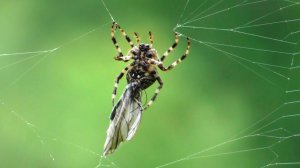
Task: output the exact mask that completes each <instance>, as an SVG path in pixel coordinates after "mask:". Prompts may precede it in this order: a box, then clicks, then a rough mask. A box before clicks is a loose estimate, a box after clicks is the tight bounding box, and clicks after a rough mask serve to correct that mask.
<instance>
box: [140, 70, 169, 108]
mask: <svg viewBox="0 0 300 168" xmlns="http://www.w3.org/2000/svg"><path fill="white" fill-rule="evenodd" d="M155 78H156V80H157V81H158V83H159V86H158V87H157V89H156V90H155V93H154V95H153V97H152V98H151V99H150V101H149V102H148V103H147V105H146V107H145V108H144V110H146V109H147V108H149V107H150V106H151V105H152V104H153V102H154V101H155V99H156V97H157V95H158V93H159V92H160V90H161V89H162V88H163V85H164V83H163V81H162V79H161V78H160V76H159V75H158V74H157V73H155Z"/></svg>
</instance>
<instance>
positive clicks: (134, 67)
mask: <svg viewBox="0 0 300 168" xmlns="http://www.w3.org/2000/svg"><path fill="white" fill-rule="evenodd" d="M117 28H118V29H120V31H121V33H122V35H123V36H124V37H125V39H126V40H127V42H128V43H129V45H130V47H131V50H130V51H129V52H128V55H126V56H124V54H123V53H122V51H121V48H120V47H119V45H118V43H117V41H116V38H115V31H116V29H117ZM134 34H135V37H136V41H137V44H138V46H135V45H134V44H133V43H132V41H131V39H130V38H129V36H128V35H127V34H126V33H125V31H124V30H123V29H122V28H121V27H120V26H119V25H118V24H117V23H115V22H113V25H112V30H111V36H112V41H113V43H114V45H115V47H116V49H117V51H118V53H119V55H118V56H116V57H115V60H117V61H124V62H127V61H129V60H130V59H133V60H134V62H133V63H131V64H129V65H128V66H127V67H126V68H124V69H123V70H122V72H121V73H120V74H119V76H118V77H117V79H116V81H115V85H114V86H115V87H114V90H113V94H112V101H113V105H114V100H115V98H116V92H117V89H118V84H119V81H120V80H121V79H122V77H123V76H124V74H125V73H127V82H128V83H132V82H134V81H136V80H138V81H140V84H141V85H142V86H141V89H142V90H144V89H146V88H148V87H149V86H151V85H152V84H153V83H154V82H155V81H156V80H157V81H158V83H159V87H158V88H157V89H156V91H155V94H154V96H153V97H152V98H151V100H150V101H149V102H148V104H147V106H146V107H145V108H144V109H146V108H148V107H149V106H151V105H152V103H153V102H154V101H155V99H156V97H157V95H158V93H159V91H160V90H161V89H162V87H163V81H162V79H161V78H160V76H159V74H158V73H157V70H156V66H158V68H159V69H161V70H162V71H169V70H171V69H173V68H174V67H175V66H176V65H178V64H180V63H181V62H182V61H183V60H184V59H185V58H186V57H187V55H188V54H189V50H190V40H189V38H188V37H187V41H188V46H187V49H186V51H185V53H184V54H183V55H182V56H181V57H180V58H179V59H178V60H177V61H175V62H173V63H172V64H171V65H169V66H168V67H164V65H163V62H164V60H165V59H166V58H167V57H168V55H169V53H171V52H172V51H173V50H174V48H175V47H176V46H177V44H178V42H179V38H178V34H177V33H175V42H174V43H173V45H172V46H171V47H170V48H169V49H168V50H167V51H166V52H165V53H164V54H163V55H162V57H161V58H160V59H159V58H158V55H157V52H156V50H155V49H154V48H152V46H153V38H152V33H151V32H149V37H150V44H143V43H140V38H139V35H138V34H137V33H136V32H135V33H134Z"/></svg>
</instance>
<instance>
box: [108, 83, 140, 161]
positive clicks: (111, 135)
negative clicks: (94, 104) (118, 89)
mask: <svg viewBox="0 0 300 168" xmlns="http://www.w3.org/2000/svg"><path fill="white" fill-rule="evenodd" d="M136 89H137V88H136V86H135V85H134V84H128V85H127V87H126V90H125V91H124V93H123V94H122V96H121V98H120V100H119V101H118V103H117V104H116V105H115V106H114V108H113V110H112V113H111V116H110V120H111V121H110V125H109V128H108V129H107V137H106V141H105V144H104V156H106V155H107V154H110V153H113V152H114V151H115V150H116V149H117V148H118V146H119V144H120V143H121V142H123V141H128V140H130V139H132V137H133V136H134V135H135V133H136V131H137V128H138V126H139V123H140V121H141V118H142V112H143V108H142V105H141V98H140V93H139V92H138V91H137V90H136Z"/></svg>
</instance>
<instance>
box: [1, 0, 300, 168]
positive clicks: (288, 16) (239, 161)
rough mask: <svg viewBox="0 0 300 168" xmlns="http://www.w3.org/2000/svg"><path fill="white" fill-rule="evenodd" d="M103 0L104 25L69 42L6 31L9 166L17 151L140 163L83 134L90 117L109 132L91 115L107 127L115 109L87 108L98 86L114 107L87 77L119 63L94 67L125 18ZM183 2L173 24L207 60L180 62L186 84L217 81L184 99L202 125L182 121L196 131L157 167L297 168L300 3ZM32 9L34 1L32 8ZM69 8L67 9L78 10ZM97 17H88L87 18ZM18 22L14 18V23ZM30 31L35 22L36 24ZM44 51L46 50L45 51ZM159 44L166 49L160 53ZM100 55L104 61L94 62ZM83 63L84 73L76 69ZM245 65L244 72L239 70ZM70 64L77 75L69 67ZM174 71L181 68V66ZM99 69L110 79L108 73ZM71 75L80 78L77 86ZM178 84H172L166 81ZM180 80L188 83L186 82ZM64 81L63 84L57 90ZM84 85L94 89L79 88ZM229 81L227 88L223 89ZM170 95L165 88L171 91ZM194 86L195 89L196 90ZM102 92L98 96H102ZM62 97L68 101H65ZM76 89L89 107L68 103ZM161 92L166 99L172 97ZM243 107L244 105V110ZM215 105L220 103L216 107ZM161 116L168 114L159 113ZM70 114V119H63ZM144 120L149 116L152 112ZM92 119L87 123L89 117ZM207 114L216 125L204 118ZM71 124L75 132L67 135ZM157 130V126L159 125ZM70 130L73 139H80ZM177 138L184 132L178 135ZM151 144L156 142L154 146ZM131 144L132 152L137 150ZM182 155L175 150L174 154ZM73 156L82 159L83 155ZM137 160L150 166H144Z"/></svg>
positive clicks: (40, 159) (24, 159)
mask: <svg viewBox="0 0 300 168" xmlns="http://www.w3.org/2000/svg"><path fill="white" fill-rule="evenodd" d="M32 2H34V1H32ZM170 3H172V2H170ZM173 3H174V2H173ZM4 4H5V5H4V6H5V7H7V11H6V10H2V11H3V14H6V13H9V10H11V7H20V5H21V4H9V3H4ZM95 4H97V5H98V6H97V5H96V7H95V8H96V10H98V9H101V10H102V11H101V12H102V13H100V14H99V13H96V14H95V13H92V14H94V15H96V16H97V17H99V18H100V21H99V22H97V23H96V24H95V23H91V24H90V25H87V26H86V27H85V28H83V31H82V32H79V33H76V34H75V35H74V34H69V35H68V36H63V37H64V38H62V39H61V38H60V37H59V35H60V34H59V33H57V34H55V32H42V33H41V34H40V35H42V34H43V33H44V34H46V33H53V34H54V35H56V36H55V37H56V38H54V40H53V41H47V40H46V39H44V38H42V37H41V38H35V39H34V40H33V41H34V45H28V44H27V43H28V42H25V41H24V40H25V39H26V40H27V39H28V38H29V39H30V38H33V37H35V34H31V36H30V35H28V36H30V37H27V36H25V35H24V34H21V33H17V32H18V31H16V30H8V28H9V27H5V28H6V29H5V28H3V29H2V31H1V34H2V37H3V39H4V40H3V41H2V40H1V41H2V42H1V44H2V47H1V50H2V51H3V52H1V53H0V60H1V61H0V73H1V74H0V77H1V86H0V88H1V90H0V103H1V106H0V109H1V134H2V136H1V137H3V138H1V139H2V140H1V141H2V142H1V147H2V148H3V149H4V150H2V152H1V158H2V159H3V160H2V161H1V165H2V166H6V167H7V165H10V166H11V165H17V166H20V165H19V164H17V163H12V162H11V161H12V160H10V159H9V158H14V159H13V161H17V162H20V163H21V165H23V166H22V167H32V166H35V167H41V166H42V167H43V166H45V165H47V167H70V165H76V166H78V167H97V168H101V167H133V166H132V165H136V164H137V163H131V164H128V163H127V166H126V164H125V162H126V161H124V159H121V156H120V157H118V156H116V157H114V156H113V158H112V159H110V157H109V158H103V157H102V156H101V152H99V151H102V149H101V148H102V144H100V145H99V144H98V143H96V142H99V140H100V139H104V137H100V135H93V136H91V135H89V134H94V132H88V131H87V132H85V129H84V128H81V127H82V126H83V124H84V125H88V124H89V125H91V126H92V127H95V128H97V129H98V130H101V132H102V134H101V136H102V135H105V130H106V127H103V128H102V126H101V127H99V126H98V124H97V123H98V122H99V119H98V120H97V119H91V117H93V118H101V122H102V121H103V122H104V124H103V126H104V125H105V126H107V122H106V120H107V118H108V117H107V116H108V113H105V114H100V115H101V116H100V117H99V114H98V113H99V109H95V111H92V112H90V115H89V112H85V108H87V106H91V105H92V104H96V102H95V99H93V101H92V103H86V101H91V99H89V98H88V97H89V96H91V95H90V94H88V93H91V92H94V93H93V95H92V96H95V97H97V101H99V100H101V101H103V102H107V103H101V105H103V107H101V108H103V109H109V108H110V107H109V105H110V104H109V103H108V102H109V100H107V98H110V89H111V88H110V87H109V85H107V88H106V85H105V86H104V87H102V88H100V89H101V90H108V91H107V92H102V91H94V90H89V89H88V88H87V87H89V86H94V85H93V84H92V85H90V84H87V82H89V83H100V82H102V81H103V78H104V79H107V80H109V81H113V78H110V77H107V76H108V75H106V74H105V73H104V72H105V71H106V70H107V71H114V70H115V68H112V67H108V66H105V65H104V64H105V63H106V62H108V60H109V58H101V61H103V62H104V63H101V66H102V67H101V68H100V69H97V68H96V67H97V66H98V63H99V62H101V61H100V59H99V58H98V55H99V54H100V53H102V52H104V51H106V49H105V48H101V47H99V44H102V43H104V41H107V39H109V34H108V33H107V32H109V28H110V24H111V21H112V20H115V19H116V18H117V21H119V20H118V19H121V16H120V17H115V15H112V14H111V13H110V10H109V9H110V8H108V7H107V6H106V4H104V3H101V1H97V2H95ZM95 4H93V5H95ZM155 4H159V2H155ZM10 5H11V6H10ZM176 5H177V7H178V9H179V8H181V10H180V11H179V12H176V15H175V16H172V17H173V19H177V18H178V20H176V21H177V22H175V23H174V24H173V25H175V27H174V28H173V30H174V31H176V32H178V33H180V34H181V36H182V37H186V36H188V37H190V38H191V40H192V50H191V54H190V56H189V58H188V59H187V60H193V61H190V63H191V62H197V63H199V64H192V65H191V66H190V67H188V66H185V67H183V68H181V70H182V71H184V73H189V76H186V75H183V74H182V76H184V78H185V79H186V80H187V81H185V82H186V83H187V84H184V85H185V86H186V87H188V86H189V85H200V87H205V86H206V85H205V84H207V85H211V84H214V85H213V86H211V87H210V88H209V89H207V88H206V89H207V90H208V91H207V92H205V91H203V90H201V91H200V90H199V93H198V92H197V95H194V96H195V97H196V96H198V97H199V96H202V97H204V98H202V99H197V100H194V101H191V104H188V103H186V104H185V105H186V107H184V108H185V110H184V115H185V116H190V117H192V118H196V120H199V122H197V123H189V122H190V120H189V119H191V118H188V117H187V118H183V119H182V120H180V122H181V124H180V125H181V127H183V128H184V127H185V124H186V125H188V126H191V125H192V126H193V127H194V129H195V130H194V131H188V130H181V131H180V129H179V130H178V134H179V136H180V135H181V134H184V135H182V136H186V137H185V138H184V139H183V138H182V141H180V140H179V141H176V142H175V143H176V147H175V148H172V149H170V151H167V150H166V151H164V153H163V154H161V155H158V156H164V155H168V156H166V157H163V158H157V157H155V156H151V158H153V159H155V161H152V164H150V165H152V166H149V167H157V168H160V167H200V166H205V167H275V166H277V167H279V166H280V167H299V165H300V159H299V158H300V154H299V147H298V146H299V129H298V128H299V123H300V121H299V120H300V113H299V104H300V96H299V93H300V86H299V69H300V61H299V55H300V51H299V41H300V39H299V35H300V31H299V30H300V27H299V21H300V15H299V12H298V11H299V6H300V2H299V1H295V0H293V1H290V0H260V1H258V0H257V1H246V0H243V1H241V0H239V1H238V0H237V1H224V0H219V1H218V0H217V1H205V0H204V1H196V0H188V1H180V2H177V3H176ZM86 6H87V7H88V8H92V7H91V5H90V4H86ZM50 7H53V8H54V7H57V6H50ZM20 8H21V7H20ZM24 8H26V7H22V9H24ZM31 8H32V7H28V9H31ZM3 9H4V7H3ZM28 9H27V10H28ZM35 10H36V9H35ZM5 12H6V13H5ZM37 12H40V11H37ZM68 12H70V11H68ZM68 12H66V13H64V14H70V13H68ZM71 14H72V13H71ZM71 14H70V15H71ZM92 14H91V15H92ZM104 14H105V15H104ZM91 15H88V17H87V18H82V19H89V17H91ZM99 15H100V16H99ZM5 16H6V15H5ZM108 16H109V17H108ZM237 16H240V17H237ZM6 17H7V16H6ZM60 17H61V20H62V21H66V20H69V19H70V18H69V17H67V16H64V17H63V16H60ZM93 17H95V16H93ZM13 19H14V18H12V20H8V21H6V22H7V23H10V22H13V21H14V20H13ZM52 19H53V18H52ZM17 21H20V19H17ZM39 21H40V22H41V23H40V24H45V23H44V22H42V21H41V20H39ZM78 21H80V20H78ZM2 22H3V23H6V22H4V21H2ZM71 23H72V22H70V24H71ZM60 24H61V22H57V23H56V25H60ZM3 25H4V24H3ZM22 25H23V26H24V25H25V24H22ZM54 28H56V29H57V31H58V32H63V33H67V32H68V29H72V27H67V28H57V27H54ZM27 29H29V30H30V29H35V27H29V28H27ZM10 31H12V32H15V33H17V35H18V36H19V37H20V38H21V42H19V43H17V44H14V45H10V44H12V42H11V41H10V40H9V39H10V38H12V35H11V34H9V33H8V34H9V35H10V36H9V35H6V34H5V33H7V32H10ZM105 34H108V35H105ZM102 36H104V37H105V38H101V40H103V41H101V42H99V41H98V42H99V43H97V44H92V43H91V42H89V41H92V42H93V43H95V41H97V40H95V39H94V38H99V37H102ZM157 36H159V35H157ZM22 38H23V42H22ZM68 39H69V40H68ZM45 41H46V42H47V43H46V42H45ZM58 41H62V42H58ZM183 41H184V40H183V39H182V40H181V42H182V43H183ZM5 42H7V43H8V44H6V43H5ZM16 46H17V47H16ZM49 46H54V47H49ZM40 48H46V49H41V50H40ZM95 48H101V49H95ZM111 49H113V47H112V48H111ZM87 50H93V54H94V55H92V56H87V57H88V58H87V59H88V60H92V61H89V62H88V63H87V64H85V63H84V60H80V59H76V56H77V55H84V54H85V51H87ZM161 50H163V48H162V49H161ZM161 50H160V49H159V51H161ZM11 51H26V52H11ZM28 51H29V52H28ZM124 51H126V50H124ZM65 59H67V60H70V62H78V63H80V64H71V65H73V66H74V65H77V66H78V67H80V68H78V67H72V66H68V65H65V64H60V62H65ZM92 62H96V63H95V64H92V65H91V63H92ZM184 64H189V62H188V61H187V62H184ZM81 65H82V66H81ZM66 66H67V68H66ZM116 66H117V65H116ZM179 66H181V65H179ZM182 66H184V65H182ZM201 66H203V68H202V67H201ZM87 67H88V68H87ZM120 67H122V65H121V66H120ZM67 69H69V70H67ZM77 69H84V70H86V71H78V70H77ZM184 69H186V70H184ZM199 69H200V70H199ZM216 69H217V70H216ZM237 69H239V72H236V71H235V70H237ZM69 71H72V72H74V71H75V72H77V73H70V72H69ZM101 71H102V72H101ZM83 72H84V73H93V74H94V76H93V77H94V78H98V79H97V80H96V82H95V81H93V80H89V79H86V78H84V77H82V78H83V79H82V80H75V78H80V77H79V76H80V75H83ZM53 73H54V74H55V73H57V74H58V76H59V77H57V78H56V77H53V76H52V74H53ZM176 73H179V70H178V71H176ZM204 73H206V75H205V74H204ZM72 75H75V76H74V77H73V76H72ZM101 75H102V76H104V77H103V78H102V79H101V77H100V76H101ZM179 76H180V74H179ZM200 76H203V77H200ZM62 77H63V78H62ZM166 77H167V76H165V78H166ZM65 78H68V82H66V83H64V80H65ZM195 78H200V79H201V80H202V83H205V84H201V83H197V82H194V81H195ZM70 81H71V82H70ZM72 81H75V84H74V83H73V82H72ZM78 82H79V84H78ZM80 82H81V83H80ZM170 82H171V81H167V82H166V83H170ZM178 82H179V81H178ZM24 84H27V85H30V87H23V85H24ZM180 84H181V85H183V82H180ZM85 85H86V86H85ZM224 85H225V87H224ZM44 87H46V88H47V89H49V90H52V92H53V94H54V95H51V94H50V95H49V94H48V95H47V97H46V96H42V93H43V92H42V91H44V92H45V91H46V90H47V89H45V88H44ZM59 87H60V88H61V89H58V88H59ZM82 87H83V88H84V89H83V90H87V91H88V93H86V94H83V93H78V94H77V93H74V92H76V91H77V89H78V88H80V89H82ZM166 87H167V86H166ZM176 87H177V85H176ZM226 87H227V89H228V90H225V91H224V90H220V89H219V88H226ZM62 89H64V90H65V89H70V90H69V92H67V93H70V94H71V93H72V94H71V95H67V96H65V97H64V95H59V93H60V91H61V90H62ZM169 91H170V90H169ZM232 91H235V93H232ZM167 92H168V91H165V93H164V94H167ZM200 92H201V93H202V95H201V94H200ZM188 93H190V94H191V92H188ZM236 93H242V94H241V95H238V96H237V98H234V96H236V95H231V94H236ZM55 94H58V96H57V95H55ZM198 94H199V95H198ZM25 95H26V96H25ZM97 95H100V96H101V98H99V96H97ZM48 96H50V97H48ZM51 96H52V97H51ZM59 96H62V98H58V97H59ZM73 96H75V97H77V98H78V99H82V106H83V107H78V106H77V105H76V104H74V102H68V101H67V99H68V98H70V97H73ZM185 96H186V98H188V97H189V96H190V95H185V94H183V95H182V97H183V98H182V99H184V98H185ZM209 96H210V97H209ZM239 96H240V97H239ZM32 97H33V98H32ZM206 98H207V99H206ZM230 98H232V101H230V100H231V99H230ZM161 99H162V100H161V101H166V100H167V99H165V100H163V98H161ZM227 99H228V100H227ZM240 99H243V101H241V100H240ZM200 101H209V102H210V103H211V104H210V105H211V106H210V107H203V104H201V103H200ZM79 102H80V101H79ZM79 102H77V103H79ZM65 104H73V105H74V106H75V107H73V108H70V107H69V106H68V107H67V108H64V105H65ZM239 104H243V108H242V105H239ZM245 104H246V105H245ZM155 106H156V107H153V108H154V109H156V111H157V110H159V109H162V108H166V107H165V106H168V104H163V105H159V104H158V105H155ZM169 106H171V104H169ZM213 106H216V107H214V108H212V107H213ZM244 106H246V107H247V108H245V107H244ZM187 107H188V108H187ZM179 108H180V107H179ZM62 109H64V110H62ZM66 109H67V110H66ZM242 110H245V111H242ZM46 111H47V112H51V113H53V114H52V115H47V117H50V118H45V117H44V114H43V113H44V112H46ZM153 111H155V110H153ZM76 112H77V113H80V112H81V113H83V112H85V113H86V115H87V116H90V117H86V118H79V119H80V120H79V119H76V118H78V116H76ZM74 113H75V114H74ZM166 113H168V112H166ZM196 113H197V114H196ZM205 113H216V115H212V116H209V115H205ZM171 114H172V117H173V116H174V115H176V113H174V112H172V113H170V115H171ZM148 115H150V114H148ZM153 115H156V116H157V115H163V114H161V113H155V114H153ZM178 115H181V113H179V114H178ZM67 117H69V118H70V119H69V120H62V119H65V118H67ZM146 117H149V118H150V119H151V116H146ZM102 118H103V120H102ZM203 118H204V119H203ZM85 119H86V120H88V121H89V123H86V122H85V121H84V120H85ZM220 119H221V120H220ZM82 120H83V121H82ZM153 120H154V117H153ZM205 120H211V121H212V122H208V123H205ZM148 121H149V120H148ZM170 121H171V120H170ZM200 122H204V123H203V124H202V123H200ZM12 123H14V124H12ZM64 123H66V125H64ZM166 124H171V123H166ZM49 127H50V128H51V129H49ZM64 127H67V129H64ZM69 127H72V128H73V129H70V128H69ZM147 128H148V127H144V130H145V131H147ZM60 129H62V131H60ZM154 129H155V128H154ZM163 129H164V128H162V129H161V130H160V131H162V130H163ZM168 129H170V128H168ZM205 129H207V130H205ZM49 130H51V132H50V131H49ZM63 130H68V131H69V130H71V131H74V132H71V133H70V135H69V136H66V135H64V134H66V133H65V132H64V131H63ZM157 130H158V131H159V129H157ZM99 132H100V131H99ZM141 132H142V131H141ZM158 134H159V136H166V135H165V134H162V133H158ZM84 136H86V137H87V139H92V138H94V141H93V142H94V143H91V144H88V143H86V141H84V138H82V137H84ZM24 137H25V138H24ZM65 137H68V138H70V137H72V139H71V140H70V139H68V138H65ZM171 137H174V136H171ZM195 137H196V138H195ZM198 137H201V138H198ZM73 138H74V139H73ZM176 138H179V139H180V137H178V136H176ZM189 139H193V140H194V141H191V140H189ZM85 140H86V139H85ZM9 141H11V142H9ZM149 141H150V140H149ZM174 141H175V140H174ZM151 142H152V141H151ZM189 142H190V143H191V145H189ZM135 143H137V145H139V148H141V146H142V143H141V144H138V143H139V142H137V141H135ZM82 144H85V145H82ZM94 144H97V145H98V146H97V149H95V148H94V147H95V146H94ZM147 144H149V143H147ZM191 146H192V147H191ZM152 148H154V147H153V146H152V147H150V148H147V149H149V150H150V149H152ZM184 148H186V149H184ZM61 149H64V150H61ZM126 149H127V150H130V149H129V147H128V148H126ZM20 151H21V152H20ZM24 151H25V152H24ZM176 151H178V152H176ZM118 152H119V155H122V156H124V155H125V154H126V151H125V152H123V153H122V151H118ZM127 152H128V151H127ZM174 152H175V153H176V154H172V153H174ZM18 153H22V155H21V156H20V154H18ZM146 153H147V152H146ZM116 155H117V154H116ZM133 156H137V155H133ZM75 158H76V159H78V158H80V159H81V160H82V161H80V160H76V159H75ZM128 158H129V156H128ZM129 159H130V158H129ZM144 159H145V157H144ZM133 161H134V160H133ZM145 162H147V161H145ZM136 166H139V167H143V164H142V163H141V165H136ZM14 167H16V166H14ZM73 167H74V166H73Z"/></svg>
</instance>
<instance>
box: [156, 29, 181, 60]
mask: <svg viewBox="0 0 300 168" xmlns="http://www.w3.org/2000/svg"><path fill="white" fill-rule="evenodd" d="M178 42H179V38H178V34H177V33H175V42H174V43H173V44H172V46H171V47H170V48H169V49H168V50H167V51H166V52H165V53H164V54H163V55H162V56H161V58H160V60H161V61H162V62H164V60H165V59H166V58H167V57H168V55H169V54H170V53H171V52H172V51H173V50H174V48H176V46H177V44H178Z"/></svg>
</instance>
